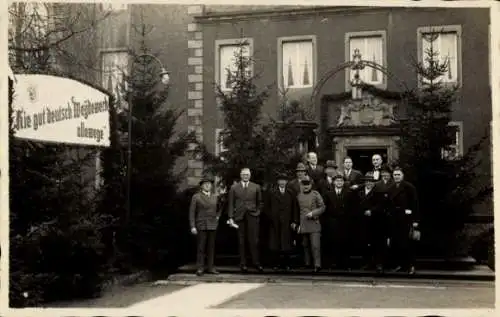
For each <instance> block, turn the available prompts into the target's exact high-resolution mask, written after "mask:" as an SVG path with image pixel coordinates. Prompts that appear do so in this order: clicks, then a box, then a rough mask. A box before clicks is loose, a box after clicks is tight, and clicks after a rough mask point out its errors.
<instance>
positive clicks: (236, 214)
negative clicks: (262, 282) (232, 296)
mask: <svg viewBox="0 0 500 317" xmlns="http://www.w3.org/2000/svg"><path fill="white" fill-rule="evenodd" d="M250 176H251V173H250V169H249V168H243V169H242V170H241V172H240V179H241V181H240V182H238V183H235V184H233V185H232V186H231V189H230V190H229V194H228V217H229V220H228V222H229V224H230V225H232V226H234V225H236V226H234V227H237V230H238V245H239V253H240V268H241V271H242V272H244V273H245V272H247V271H248V268H247V264H246V262H247V259H246V243H247V242H248V246H249V249H250V255H251V257H252V262H253V265H254V266H255V268H256V269H257V271H259V272H263V268H262V266H261V265H260V256H259V226H260V221H259V220H260V213H261V211H262V207H263V200H262V191H261V188H260V186H259V185H258V184H256V183H254V182H251V181H250Z"/></svg>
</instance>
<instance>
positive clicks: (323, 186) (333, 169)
mask: <svg viewBox="0 0 500 317" xmlns="http://www.w3.org/2000/svg"><path fill="white" fill-rule="evenodd" d="M336 174H337V164H336V163H335V161H332V160H328V161H326V164H325V175H324V177H323V178H322V179H321V180H320V182H319V184H318V191H319V193H320V194H321V196H322V197H323V198H324V197H326V193H327V192H329V191H332V190H333V188H334V187H335V185H333V177H334V176H335V175H336Z"/></svg>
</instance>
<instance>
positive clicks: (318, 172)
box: [307, 152, 325, 189]
mask: <svg viewBox="0 0 500 317" xmlns="http://www.w3.org/2000/svg"><path fill="white" fill-rule="evenodd" d="M307 175H309V176H311V178H312V180H313V182H314V183H313V189H318V187H317V185H318V184H319V183H320V182H321V179H322V178H323V177H324V176H325V170H324V169H323V166H321V165H318V155H317V154H316V153H314V152H309V153H307ZM315 186H316V187H315Z"/></svg>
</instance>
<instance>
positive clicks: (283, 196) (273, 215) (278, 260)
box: [265, 174, 296, 271]
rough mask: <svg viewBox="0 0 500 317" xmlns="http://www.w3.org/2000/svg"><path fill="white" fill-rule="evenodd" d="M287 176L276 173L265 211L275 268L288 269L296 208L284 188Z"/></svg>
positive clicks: (289, 191)
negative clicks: (268, 221) (275, 179)
mask: <svg viewBox="0 0 500 317" xmlns="http://www.w3.org/2000/svg"><path fill="white" fill-rule="evenodd" d="M287 181H288V177H287V176H286V175H285V174H279V175H278V179H277V182H278V184H277V185H278V186H277V188H272V189H271V190H270V192H269V195H268V199H267V202H266V208H265V210H266V213H267V215H268V217H269V219H270V228H269V229H270V233H269V249H270V250H271V252H272V253H273V262H274V265H275V269H276V270H277V269H278V268H281V269H285V270H287V271H288V270H289V263H290V252H291V249H292V227H295V224H294V223H293V216H294V212H295V208H296V197H295V195H294V193H292V192H291V190H290V189H287V188H286V185H287Z"/></svg>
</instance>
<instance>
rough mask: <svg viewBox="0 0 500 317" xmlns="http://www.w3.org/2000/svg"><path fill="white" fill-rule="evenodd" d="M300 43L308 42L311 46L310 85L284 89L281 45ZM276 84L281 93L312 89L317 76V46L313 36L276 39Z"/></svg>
mask: <svg viewBox="0 0 500 317" xmlns="http://www.w3.org/2000/svg"><path fill="white" fill-rule="evenodd" d="M294 42H295V43H301V42H310V43H311V46H312V61H310V62H311V66H312V67H311V68H312V71H311V74H310V75H311V83H310V84H309V85H305V86H304V85H300V86H292V87H285V86H286V85H285V83H284V78H285V76H284V72H285V71H286V69H284V68H283V45H284V44H287V43H294ZM277 52H278V61H277V65H278V83H279V87H280V89H281V90H282V91H284V90H294V89H312V88H313V87H314V85H315V84H316V76H317V46H316V36H315V35H301V36H287V37H280V38H278V47H277Z"/></svg>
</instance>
